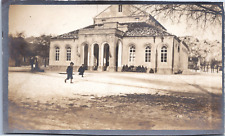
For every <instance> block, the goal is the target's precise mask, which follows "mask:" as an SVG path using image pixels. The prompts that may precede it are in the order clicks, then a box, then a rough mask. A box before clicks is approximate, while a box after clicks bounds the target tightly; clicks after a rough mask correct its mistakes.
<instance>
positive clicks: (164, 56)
mask: <svg viewBox="0 0 225 136" xmlns="http://www.w3.org/2000/svg"><path fill="white" fill-rule="evenodd" d="M161 62H167V48H166V47H165V46H163V47H162V48H161Z"/></svg>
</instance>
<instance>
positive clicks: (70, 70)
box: [66, 66, 73, 75]
mask: <svg viewBox="0 0 225 136" xmlns="http://www.w3.org/2000/svg"><path fill="white" fill-rule="evenodd" d="M66 73H67V74H68V75H72V74H73V67H71V66H68V67H67V69H66Z"/></svg>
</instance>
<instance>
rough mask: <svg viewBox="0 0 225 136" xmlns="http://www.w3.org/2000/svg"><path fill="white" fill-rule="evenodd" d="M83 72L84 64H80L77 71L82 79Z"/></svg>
mask: <svg viewBox="0 0 225 136" xmlns="http://www.w3.org/2000/svg"><path fill="white" fill-rule="evenodd" d="M84 71H85V67H84V64H82V65H81V66H80V67H79V69H78V72H79V75H82V77H84Z"/></svg>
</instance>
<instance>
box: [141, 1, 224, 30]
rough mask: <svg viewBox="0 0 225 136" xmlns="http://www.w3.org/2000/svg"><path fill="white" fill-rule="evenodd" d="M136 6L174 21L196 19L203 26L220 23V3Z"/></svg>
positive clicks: (221, 6)
mask: <svg viewBox="0 0 225 136" xmlns="http://www.w3.org/2000/svg"><path fill="white" fill-rule="evenodd" d="M137 7H138V8H139V9H141V10H142V11H146V12H148V13H150V14H151V15H152V16H159V15H160V16H161V17H163V18H166V19H171V20H172V21H176V22H179V21H180V20H181V19H182V20H183V19H186V21H187V22H189V21H196V23H197V24H198V25H199V24H201V26H203V27H206V26H207V25H212V24H217V23H218V24H220V25H222V16H223V5H222V3H210V4H207V3H190V4H156V5H137Z"/></svg>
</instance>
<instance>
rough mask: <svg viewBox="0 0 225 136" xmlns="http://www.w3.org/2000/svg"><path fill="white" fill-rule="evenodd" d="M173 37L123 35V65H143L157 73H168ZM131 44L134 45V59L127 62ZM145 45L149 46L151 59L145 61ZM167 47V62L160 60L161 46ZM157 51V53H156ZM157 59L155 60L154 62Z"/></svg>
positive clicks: (170, 64) (170, 66)
mask: <svg viewBox="0 0 225 136" xmlns="http://www.w3.org/2000/svg"><path fill="white" fill-rule="evenodd" d="M173 39H174V38H173V37H172V36H167V37H164V39H163V40H162V38H161V37H155V40H154V38H153V37H125V38H123V59H122V64H123V65H128V66H130V65H134V66H139V65H140V66H141V65H143V66H145V67H148V68H149V69H150V68H153V69H155V68H156V67H157V69H158V71H157V72H158V73H170V72H171V69H172V49H173V48H172V47H173ZM131 45H135V60H134V62H129V49H130V46H131ZM147 45H150V47H151V61H150V62H145V48H146V47H147ZM163 46H166V47H167V62H161V48H162V47H163ZM156 51H157V55H156ZM156 61H157V62H156Z"/></svg>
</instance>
